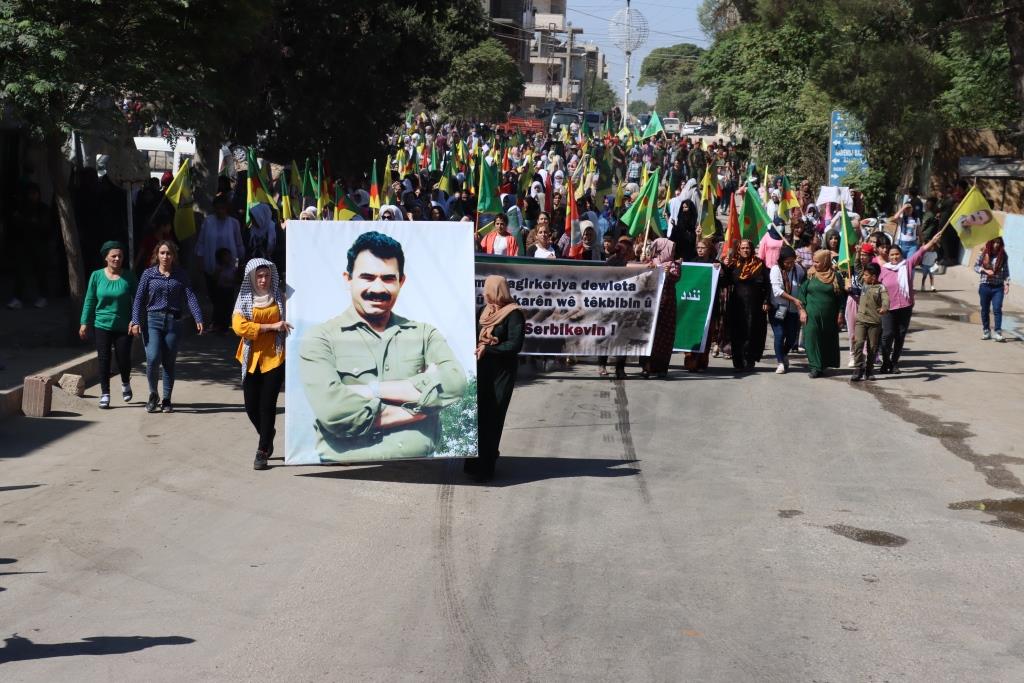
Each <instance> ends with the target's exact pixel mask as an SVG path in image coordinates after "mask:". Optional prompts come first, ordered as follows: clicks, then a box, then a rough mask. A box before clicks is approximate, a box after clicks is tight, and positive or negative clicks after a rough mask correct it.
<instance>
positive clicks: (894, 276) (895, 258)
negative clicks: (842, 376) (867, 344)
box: [878, 230, 942, 375]
mask: <svg viewBox="0 0 1024 683" xmlns="http://www.w3.org/2000/svg"><path fill="white" fill-rule="evenodd" d="M941 237H942V231H941V230H940V231H939V232H938V233H937V234H936V235H935V237H933V238H932V239H931V241H929V242H928V243H927V244H925V245H924V246H923V247H921V248H920V249H917V250H916V251H915V252H914V253H913V255H912V256H911V257H910V258H908V259H905V258H903V250H902V249H900V248H899V247H898V246H897V245H895V244H894V245H892V246H891V247H889V252H888V256H889V260H888V261H887V262H886V263H884V264H882V277H881V278H880V281H881V283H882V284H883V285H884V286H885V289H886V291H887V292H888V293H889V312H888V313H886V314H885V315H884V316H882V367H881V368H879V370H878V371H879V372H880V373H881V374H883V375H887V374H890V373H891V374H894V375H898V374H900V368H899V361H900V355H901V354H902V353H903V342H904V340H905V339H906V337H907V330H908V329H910V317H911V316H912V315H913V313H914V269H915V268H917V266H918V265H920V263H921V260H922V259H924V255H925V254H927V253H928V252H929V251H931V250H932V249H934V248H935V245H936V244H938V243H939V238H941Z"/></svg>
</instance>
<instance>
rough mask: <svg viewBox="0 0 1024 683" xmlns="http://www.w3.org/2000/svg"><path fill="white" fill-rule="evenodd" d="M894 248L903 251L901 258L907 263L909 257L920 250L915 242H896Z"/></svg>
mask: <svg viewBox="0 0 1024 683" xmlns="http://www.w3.org/2000/svg"><path fill="white" fill-rule="evenodd" d="M896 246H898V247H899V248H900V249H902V250H903V258H905V259H907V260H908V261H909V260H910V257H911V256H913V255H914V254H916V253H917V250H918V249H919V248H920V247H919V246H918V244H917V242H913V243H908V242H897V244H896ZM911 284H913V283H911Z"/></svg>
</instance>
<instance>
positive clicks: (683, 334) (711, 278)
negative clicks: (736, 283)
mask: <svg viewBox="0 0 1024 683" xmlns="http://www.w3.org/2000/svg"><path fill="white" fill-rule="evenodd" d="M717 291H718V269H717V268H715V267H714V266H712V265H711V264H709V263H684V264H682V266H681V267H680V269H679V281H678V282H676V338H675V342H674V343H673V348H674V349H675V350H676V351H692V352H696V353H703V352H704V347H705V345H706V344H707V339H708V326H709V325H710V323H711V310H712V308H713V307H714V304H715V293H716V292H717Z"/></svg>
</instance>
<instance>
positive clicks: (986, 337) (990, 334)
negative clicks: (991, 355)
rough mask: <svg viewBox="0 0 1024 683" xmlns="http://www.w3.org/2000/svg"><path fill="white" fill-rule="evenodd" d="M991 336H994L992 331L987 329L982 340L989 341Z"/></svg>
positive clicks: (982, 335) (982, 334)
mask: <svg viewBox="0 0 1024 683" xmlns="http://www.w3.org/2000/svg"><path fill="white" fill-rule="evenodd" d="M991 338H992V333H991V332H989V331H988V330H985V331H984V332H982V333H981V341H988V340H989V339H991Z"/></svg>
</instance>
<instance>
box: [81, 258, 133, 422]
mask: <svg viewBox="0 0 1024 683" xmlns="http://www.w3.org/2000/svg"><path fill="white" fill-rule="evenodd" d="M100 254H101V256H102V257H103V260H104V261H106V263H107V265H106V267H104V268H100V269H99V270H97V271H95V272H94V273H93V274H92V275H90V276H89V286H88V288H87V289H86V290H85V301H84V302H83V304H82V319H81V324H82V326H81V327H80V328H79V330H78V336H79V337H81V338H82V339H83V340H85V339H86V337H87V336H88V334H89V328H90V327H93V328H95V334H94V336H95V338H96V356H97V358H98V359H99V365H100V408H109V407H110V349H111V347H113V349H114V356H115V358H116V359H117V369H118V370H119V371H120V372H121V397H122V398H123V399H124V401H125V403H128V402H130V401H131V400H132V387H131V385H130V384H129V383H128V378H129V375H130V373H131V369H132V338H131V337H130V336H129V335H128V323H129V322H131V317H132V301H133V300H134V299H135V287H136V281H135V276H134V275H132V272H131V271H130V270H128V269H127V268H124V259H125V255H124V254H125V249H124V246H123V245H122V244H121V243H120V242H114V241H110V242H105V243H104V244H103V246H102V247H100Z"/></svg>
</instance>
